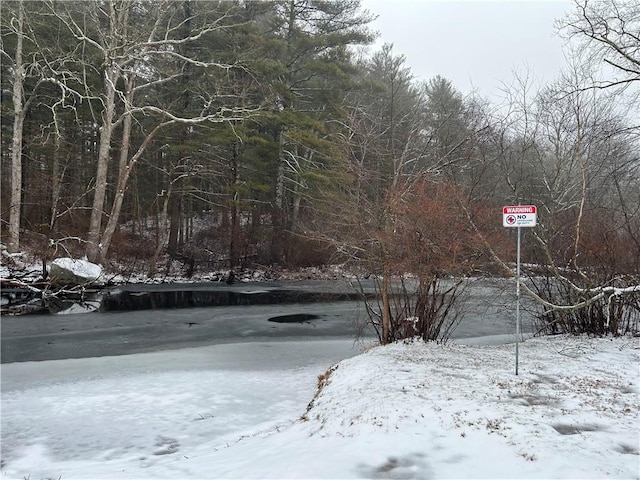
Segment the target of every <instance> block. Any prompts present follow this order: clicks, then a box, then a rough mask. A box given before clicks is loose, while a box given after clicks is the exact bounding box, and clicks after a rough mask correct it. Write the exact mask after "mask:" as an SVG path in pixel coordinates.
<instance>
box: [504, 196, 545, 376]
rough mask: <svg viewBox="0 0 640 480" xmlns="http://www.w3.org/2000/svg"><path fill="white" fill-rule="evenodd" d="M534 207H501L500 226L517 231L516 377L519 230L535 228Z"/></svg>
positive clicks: (518, 323) (518, 315)
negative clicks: (513, 228)
mask: <svg viewBox="0 0 640 480" xmlns="http://www.w3.org/2000/svg"><path fill="white" fill-rule="evenodd" d="M537 221H538V219H537V208H536V206H535V205H510V206H506V207H502V226H503V227H515V228H517V229H518V248H517V260H516V375H518V365H519V360H520V356H519V346H520V229H521V228H522V227H535V226H536V223H537Z"/></svg>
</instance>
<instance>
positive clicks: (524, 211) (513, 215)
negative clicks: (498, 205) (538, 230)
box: [502, 205, 538, 227]
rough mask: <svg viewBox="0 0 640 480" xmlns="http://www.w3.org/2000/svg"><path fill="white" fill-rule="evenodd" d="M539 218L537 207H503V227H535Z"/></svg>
mask: <svg viewBox="0 0 640 480" xmlns="http://www.w3.org/2000/svg"><path fill="white" fill-rule="evenodd" d="M537 216H538V211H537V208H536V206H535V205H509V206H506V207H502V226H503V227H535V226H536V223H537Z"/></svg>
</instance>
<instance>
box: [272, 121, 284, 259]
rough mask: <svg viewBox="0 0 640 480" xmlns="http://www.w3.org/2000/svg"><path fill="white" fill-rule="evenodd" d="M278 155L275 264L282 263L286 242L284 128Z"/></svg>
mask: <svg viewBox="0 0 640 480" xmlns="http://www.w3.org/2000/svg"><path fill="white" fill-rule="evenodd" d="M279 135H280V137H279V145H280V149H279V150H280V151H279V154H278V169H277V173H276V188H275V196H274V199H273V212H272V214H271V215H272V225H273V233H272V237H271V260H272V261H273V262H274V263H282V260H283V242H284V179H285V164H286V163H285V160H284V143H285V142H284V127H283V128H282V129H281V130H280V134H279Z"/></svg>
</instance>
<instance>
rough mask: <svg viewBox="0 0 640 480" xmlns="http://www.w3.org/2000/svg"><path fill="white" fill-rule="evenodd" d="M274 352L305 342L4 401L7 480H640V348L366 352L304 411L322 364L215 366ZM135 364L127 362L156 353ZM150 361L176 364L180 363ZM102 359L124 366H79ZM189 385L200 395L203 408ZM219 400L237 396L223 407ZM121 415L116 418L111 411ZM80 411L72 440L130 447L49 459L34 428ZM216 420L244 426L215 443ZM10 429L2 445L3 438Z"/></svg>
mask: <svg viewBox="0 0 640 480" xmlns="http://www.w3.org/2000/svg"><path fill="white" fill-rule="evenodd" d="M312 343H313V342H312ZM328 345H330V344H325V347H326V346H328ZM237 348H240V350H234V349H237ZM273 348H276V350H277V351H278V352H279V355H282V358H283V359H285V358H286V361H287V362H289V361H291V359H292V358H305V356H306V355H307V354H308V352H310V351H312V348H313V347H311V346H310V344H309V343H307V344H306V345H300V343H299V342H291V343H290V344H286V343H279V345H278V346H273V345H272V346H269V344H264V345H262V344H259V345H256V344H254V345H251V346H249V347H246V349H244V350H243V349H242V347H239V346H238V345H235V346H225V347H223V348H222V349H216V347H209V349H207V350H203V351H202V352H207V353H206V358H208V359H209V360H210V361H211V362H212V366H211V368H210V369H207V368H203V367H201V366H200V367H198V366H194V368H192V369H188V368H187V367H186V366H185V365H188V362H186V363H182V364H181V365H182V367H184V368H187V370H182V367H181V368H179V369H177V370H171V371H166V372H160V373H159V372H157V371H155V370H152V371H149V372H147V373H145V372H137V373H136V374H135V375H134V376H133V377H130V376H129V374H128V373H125V372H119V373H114V374H113V375H114V376H113V377H111V376H109V375H107V376H104V375H102V374H100V375H98V377H97V378H94V379H77V380H73V379H72V380H69V382H68V383H65V382H63V383H62V384H57V386H56V385H51V386H46V385H41V386H40V387H35V386H34V387H33V388H32V387H24V386H23V387H24V388H22V389H18V390H15V391H13V390H12V391H8V392H5V391H4V390H3V423H5V422H6V421H7V420H5V419H6V418H11V417H12V415H14V414H15V413H16V410H20V409H24V408H27V407H28V408H29V410H30V411H22V413H21V415H22V416H23V418H22V419H21V420H20V421H22V422H25V426H26V424H30V425H31V428H32V430H33V432H34V433H33V435H32V438H30V441H29V444H28V445H23V446H22V447H21V449H20V451H19V452H14V454H13V455H12V457H11V459H9V460H8V461H6V465H5V466H4V468H3V473H2V478H16V479H22V478H32V479H34V478H58V477H61V478H63V479H72V478H87V479H88V478H92V479H98V478H110V479H114V478H145V479H150V478H173V479H175V478H180V479H203V478H212V479H213V478H299V479H308V478H632V479H637V478H640V455H639V454H640V383H639V365H640V339H639V338H630V337H619V338H587V337H569V336H557V337H544V338H535V339H530V340H527V341H526V342H524V343H522V344H521V345H520V355H521V357H520V362H521V363H520V375H519V376H515V375H514V373H513V355H514V348H513V345H492V346H489V345H473V346H471V345H454V344H451V345H436V344H426V345H425V344H424V343H421V342H414V343H398V344H393V345H389V346H386V347H377V348H372V349H370V350H368V351H366V352H365V353H362V354H361V355H357V356H355V357H352V358H349V359H347V360H343V361H341V362H340V363H339V364H338V365H337V367H334V368H332V372H331V374H330V375H328V378H327V379H326V380H325V382H324V387H323V388H322V389H321V391H320V392H319V393H318V395H317V396H316V397H315V398H314V399H313V402H312V406H311V408H310V409H309V410H308V411H306V413H305V405H306V404H307V403H308V402H309V401H310V400H311V399H312V397H313V393H314V391H315V383H316V376H317V375H320V374H323V373H325V368H324V367H322V366H321V363H314V364H313V365H315V366H313V365H307V366H306V367H300V368H302V370H300V369H299V368H298V369H297V370H296V368H288V367H284V366H282V365H281V366H280V367H278V368H276V369H270V370H260V371H259V370H252V369H251V367H248V368H249V369H248V370H246V369H242V370H241V371H237V372H236V373H233V370H226V368H228V367H224V366H222V367H221V368H222V370H217V369H216V368H215V367H214V365H215V364H218V362H216V361H214V360H215V359H219V355H220V352H221V351H223V350H224V351H226V350H228V352H227V354H226V355H228V361H229V362H233V358H236V355H240V356H241V357H242V356H243V355H247V354H249V355H250V353H248V352H256V351H262V352H265V353H266V352H271V351H273V350H272V349H273ZM225 349H226V350H225ZM288 349H292V350H288ZM202 352H201V353H198V355H201V354H202ZM234 352H235V353H234ZM243 352H244V353H243ZM292 352H296V353H292ZM267 354H268V353H267ZM144 355H146V354H142V355H141V356H135V357H134V359H136V358H139V359H144V358H151V357H144ZM154 355H156V356H158V355H160V356H162V355H166V356H167V357H170V359H171V362H172V363H174V364H175V362H176V361H177V359H179V358H182V356H183V355H187V352H181V351H175V352H166V353H164V354H154ZM189 355H195V353H189ZM296 356H297V357H296ZM154 358H155V357H154ZM185 358H187V357H185ZM238 358H240V357H238ZM265 358H266V357H265ZM98 360H99V361H100V362H105V364H109V362H111V361H113V362H122V361H126V360H127V359H126V358H124V359H120V360H109V359H84V360H79V361H74V362H79V363H82V362H87V363H91V362H97V361H98ZM192 360H193V359H191V360H190V361H192ZM139 361H142V360H139ZM61 362H68V361H61ZM54 363H55V362H40V364H39V363H38V362H33V363H31V364H27V365H24V364H20V365H3V370H5V369H9V371H11V369H13V368H16V369H18V368H19V369H36V370H41V369H42V368H49V367H51V366H53V364H54ZM312 363H313V362H312ZM155 364H157V358H155V359H154V365H155ZM293 364H294V365H295V362H294V363H293ZM62 365H63V363H57V364H55V366H56V367H59V366H62ZM83 365H84V364H83ZM220 365H228V364H225V363H224V362H223V364H220ZM262 365H264V363H262ZM327 367H328V366H327ZM105 368H107V367H105ZM296 372H297V373H296ZM24 373H25V372H22V374H24ZM123 374H124V375H125V376H124V377H122V375H123ZM215 378H218V379H219V381H221V382H222V383H221V384H216V383H215V381H213V380H212V379H215ZM123 380H126V381H123ZM129 380H130V381H129ZM4 381H5V378H4V376H3V382H4ZM110 385H111V387H110ZM115 385H117V390H114V389H113V388H114V386H115ZM35 388H39V389H40V390H34V389H35ZM194 389H195V390H198V391H200V390H201V391H200V394H201V396H200V397H198V398H199V400H198V402H200V403H198V402H196V401H195V400H194V399H193V391H194ZM202 389H204V390H202ZM136 392H137V393H136ZM225 392H227V393H229V392H233V396H234V397H233V398H226V399H224V400H223V399H222V397H221V395H226V394H225ZM287 392H289V393H290V395H289V396H287ZM294 392H295V393H294ZM296 399H297V400H296ZM271 401H272V402H273V403H269V402H271ZM202 402H204V403H202ZM206 405H208V407H207V408H208V410H207V412H209V413H206V412H205V414H204V418H208V417H207V415H208V414H210V415H211V416H212V418H211V419H210V420H207V421H210V422H212V423H210V425H211V427H210V428H211V430H207V428H206V427H205V429H204V430H203V429H202V428H199V429H196V430H194V428H195V427H194V426H200V427H201V426H203V425H206V422H205V420H202V422H195V421H194V422H191V420H193V418H197V415H198V414H201V413H202V412H203V411H204V410H203V408H205V406H206ZM224 405H226V407H225V406H224ZM116 406H117V410H118V413H117V415H118V417H113V416H111V415H112V414H110V413H109V411H110V410H111V409H113V408H115V407H116ZM216 408H220V409H221V410H219V411H216ZM224 408H227V411H226V412H225V411H223V410H224ZM158 409H159V410H158ZM229 409H230V410H229ZM156 410H157V411H156ZM82 412H87V413H86V415H88V417H86V418H93V417H95V418H93V419H92V420H91V422H90V423H91V425H86V426H85V427H83V428H81V430H80V431H76V432H74V433H73V435H78V436H84V437H86V438H87V440H89V439H91V438H92V435H104V436H108V435H110V434H112V430H113V429H114V428H115V424H121V423H122V422H125V423H126V424H127V425H128V426H129V428H130V430H131V431H130V436H129V438H121V439H120V440H121V442H120V443H118V442H117V436H116V437H115V438H116V445H114V446H113V448H112V449H111V450H110V451H105V452H99V451H94V452H93V453H92V454H83V455H74V454H73V452H69V451H66V452H64V454H60V453H57V454H56V453H54V452H53V451H54V450H55V449H52V446H51V445H50V442H51V441H54V440H53V439H52V438H48V437H47V432H46V431H44V430H43V431H42V433H41V435H40V436H38V435H37V432H38V429H39V428H40V427H39V425H38V418H42V422H45V423H46V422H48V421H49V420H48V419H50V418H52V417H54V418H55V416H56V415H58V414H60V415H66V417H65V418H68V419H69V421H73V420H72V419H73V418H74V415H75V414H77V415H79V416H81V414H82ZM154 412H155V413H154ZM172 412H173V413H172ZM225 415H226V416H225ZM246 415H253V416H254V417H255V418H253V420H252V422H253V423H251V422H249V424H247V423H246V422H245V423H243V422H244V420H242V419H244V418H245V416H246ZM121 417H124V418H121ZM213 417H215V418H217V420H214V419H213ZM189 419H191V420H189ZM187 420H189V421H187ZM109 421H112V422H113V424H114V425H109ZM139 422H144V423H145V424H146V425H147V426H148V428H149V429H150V431H155V432H156V433H157V439H156V444H154V445H149V446H148V447H147V448H149V449H151V450H150V451H149V453H148V454H141V453H139V452H138V451H137V450H136V449H137V448H138V447H140V448H142V446H143V445H142V444H138V443H139V442H141V440H136V438H138V437H137V435H136V431H135V429H136V425H137V424H138V423H139ZM215 422H222V423H221V424H224V425H231V424H233V422H236V423H237V425H238V427H239V428H238V429H233V428H230V431H229V432H228V433H229V434H228V435H227V436H224V435H223V436H222V437H219V436H216V428H215V424H216V423H215ZM3 427H6V425H3ZM14 427H15V425H14ZM97 427H99V428H97ZM156 427H157V428H156ZM92 428H94V429H95V430H92ZM207 431H209V433H207ZM6 432H7V429H6V428H3V444H5V445H7V444H9V443H8V442H11V441H12V438H9V437H5V435H7V433H6ZM48 433H49V434H51V432H50V431H49V432H48ZM158 439H165V440H166V442H165V444H162V445H158V444H157V443H158V442H160V440H158ZM136 442H138V443H136ZM160 443H162V442H160ZM128 444H130V445H129V447H127V446H126V445H128ZM131 445H133V446H131ZM136 445H137V447H135V448H134V446H136ZM165 447H166V448H165ZM160 450H162V452H161V453H158V452H160ZM154 452H155V453H154Z"/></svg>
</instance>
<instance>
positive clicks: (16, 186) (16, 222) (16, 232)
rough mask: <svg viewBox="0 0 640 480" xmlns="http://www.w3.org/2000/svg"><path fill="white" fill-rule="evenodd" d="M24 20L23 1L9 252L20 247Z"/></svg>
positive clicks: (15, 77)
mask: <svg viewBox="0 0 640 480" xmlns="http://www.w3.org/2000/svg"><path fill="white" fill-rule="evenodd" d="M23 21H24V3H23V2H22V1H20V5H19V7H18V32H17V33H18V35H17V37H18V38H17V43H16V58H15V71H14V73H13V139H12V140H13V141H12V144H11V200H10V204H9V241H8V244H7V248H8V250H9V252H17V251H18V249H19V248H20V217H21V212H20V211H21V207H22V133H23V127H24V117H25V111H26V110H25V106H24V105H23V96H22V88H23V83H24V66H23V65H22V33H23Z"/></svg>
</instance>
